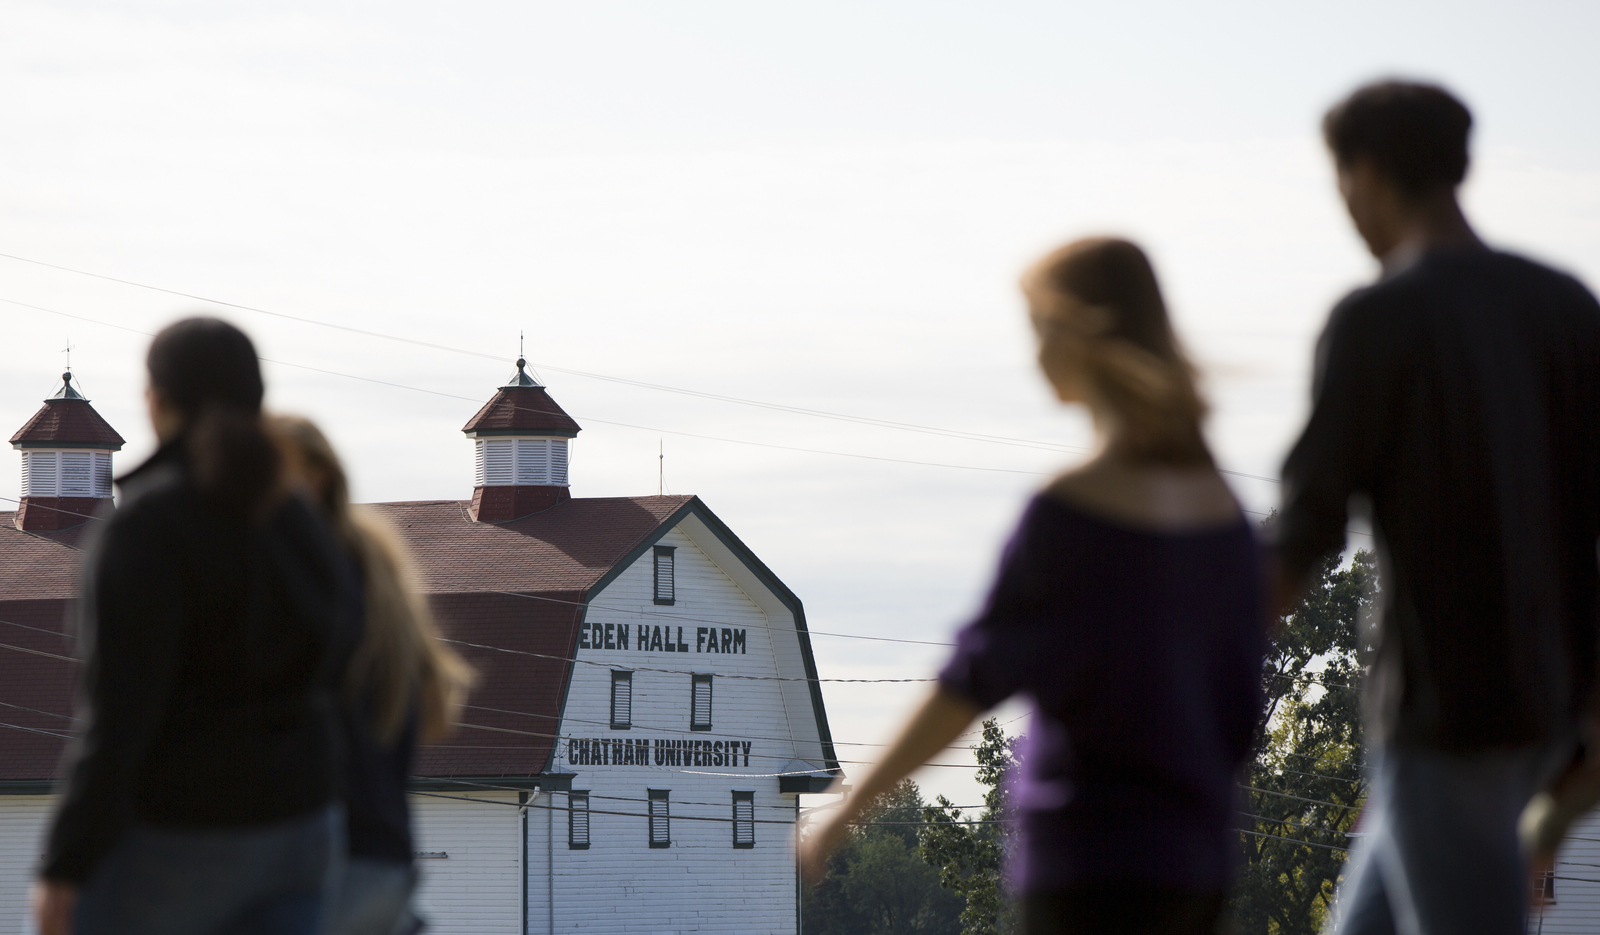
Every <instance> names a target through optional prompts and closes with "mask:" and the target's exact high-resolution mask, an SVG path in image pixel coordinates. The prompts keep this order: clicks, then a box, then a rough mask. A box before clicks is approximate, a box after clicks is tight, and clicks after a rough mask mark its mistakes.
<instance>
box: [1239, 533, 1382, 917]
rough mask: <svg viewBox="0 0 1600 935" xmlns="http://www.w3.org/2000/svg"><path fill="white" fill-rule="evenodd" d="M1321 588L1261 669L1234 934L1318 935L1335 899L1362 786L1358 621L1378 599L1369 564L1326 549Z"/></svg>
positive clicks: (1290, 618) (1287, 623)
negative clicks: (1343, 562)
mask: <svg viewBox="0 0 1600 935" xmlns="http://www.w3.org/2000/svg"><path fill="white" fill-rule="evenodd" d="M1315 581H1316V584H1315V585H1314V586H1313V587H1311V588H1310V589H1309V590H1308V592H1307V593H1306V595H1305V597H1304V598H1303V599H1302V600H1301V601H1300V602H1299V603H1298V604H1297V605H1295V607H1294V608H1293V609H1292V610H1291V612H1290V613H1289V614H1288V615H1286V616H1285V617H1284V618H1283V619H1282V620H1280V621H1279V627H1278V629H1277V632H1276V633H1275V634H1274V635H1273V638H1272V643H1271V647H1270V649H1269V651H1268V653H1267V657H1266V661H1265V663H1264V664H1263V667H1262V672H1261V680H1262V690H1263V698H1264V700H1263V710H1262V718H1261V723H1260V726H1259V727H1258V729H1257V736H1256V744H1255V751H1254V756H1253V757H1252V759H1251V762H1250V764H1249V766H1248V768H1247V773H1246V786H1248V787H1249V788H1248V789H1247V791H1246V792H1245V793H1244V796H1245V802H1246V805H1245V811H1246V814H1245V815H1244V816H1241V817H1242V820H1243V824H1241V825H1240V827H1241V828H1243V829H1246V831H1245V833H1243V834H1241V835H1240V837H1241V838H1242V842H1241V844H1242V847H1243V850H1244V868H1243V872H1242V873H1241V875H1240V880H1239V888H1238V890H1237V893H1236V895H1235V897H1234V905H1233V908H1234V913H1235V919H1236V921H1237V924H1238V927H1239V930H1240V931H1241V932H1246V933H1250V935H1315V933H1316V932H1318V931H1320V930H1321V928H1322V923H1323V920H1324V919H1325V917H1326V915H1327V912H1328V909H1329V907H1330V906H1331V905H1332V900H1333V891H1334V885H1335V883H1336V882H1337V880H1338V878H1339V873H1340V871H1342V870H1343V868H1344V862H1345V858H1346V856H1347V854H1348V851H1347V848H1348V847H1349V845H1350V839H1349V837H1348V836H1347V832H1349V831H1350V830H1351V828H1352V827H1353V826H1354V824H1355V821H1356V817H1357V815H1358V813H1359V810H1360V807H1361V805H1362V803H1363V801H1364V800H1365V798H1366V794H1367V777H1366V774H1365V773H1364V771H1363V764H1362V760H1361V749H1362V747H1361V721H1360V712H1359V710H1358V687H1359V684H1360V680H1361V676H1362V671H1363V669H1362V664H1363V662H1364V660H1365V659H1366V657H1367V654H1368V653H1369V652H1370V650H1371V647H1370V646H1369V645H1365V643H1366V642H1367V641H1366V640H1365V639H1364V634H1363V633H1361V631H1360V627H1361V625H1362V624H1361V621H1362V620H1363V619H1365V613H1364V612H1365V611H1366V610H1368V609H1369V608H1370V607H1371V606H1372V602H1373V601H1374V600H1376V599H1377V592H1378V587H1377V585H1378V582H1377V568H1376V561H1375V559H1374V557H1373V555H1372V553H1370V552H1365V551H1361V552H1357V553H1356V554H1355V558H1354V559H1353V561H1352V562H1351V564H1350V566H1349V567H1348V568H1345V569H1340V568H1339V557H1338V556H1337V555H1332V556H1329V557H1328V558H1327V559H1326V560H1324V561H1323V562H1322V563H1321V565H1319V566H1318V567H1317V569H1316V578H1315Z"/></svg>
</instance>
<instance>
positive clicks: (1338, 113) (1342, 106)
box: [1322, 81, 1472, 197]
mask: <svg viewBox="0 0 1600 935" xmlns="http://www.w3.org/2000/svg"><path fill="white" fill-rule="evenodd" d="M1471 132H1472V114H1471V112H1469V111H1468V110H1467V108H1466V105H1464V104H1462V103H1461V102H1460V101H1459V100H1457V99H1456V98H1455V97H1454V96H1453V95H1451V94H1450V92H1449V91H1446V90H1445V89H1443V88H1441V87H1438V86H1437V85H1432V84H1419V83H1415V82H1408V81H1379V82H1376V83H1374V84H1369V85H1366V86H1365V87H1362V88H1359V89H1357V90H1356V92H1355V93H1353V94H1351V95H1350V96H1349V97H1347V98H1345V99H1344V100H1342V101H1340V102H1339V103H1338V104H1335V105H1334V106H1333V109H1331V110H1329V111H1328V113H1327V116H1325V117H1323V119H1322V136H1323V139H1325V140H1326V141H1327V144H1328V149H1329V150H1331V151H1332V152H1333V158H1334V160H1335V162H1337V163H1338V166H1339V168H1340V169H1341V170H1345V169H1347V168H1349V167H1352V166H1354V165H1355V164H1356V163H1358V162H1361V161H1363V160H1365V161H1367V162H1370V163H1371V165H1372V167H1373V168H1374V169H1376V170H1377V171H1378V172H1379V173H1381V174H1382V175H1383V176H1385V177H1386V178H1388V179H1390V180H1391V181H1393V182H1394V184H1395V185H1396V186H1398V187H1399V188H1400V189H1401V190H1402V191H1403V192H1405V193H1407V194H1409V195H1411V196H1413V197H1422V196H1426V195H1428V194H1430V193H1432V192H1435V191H1437V190H1439V189H1445V190H1449V189H1453V188H1455V187H1456V186H1457V185H1460V184H1461V180H1462V179H1463V178H1465V177H1466V174H1467V137H1468V136H1469V134H1470V133H1471Z"/></svg>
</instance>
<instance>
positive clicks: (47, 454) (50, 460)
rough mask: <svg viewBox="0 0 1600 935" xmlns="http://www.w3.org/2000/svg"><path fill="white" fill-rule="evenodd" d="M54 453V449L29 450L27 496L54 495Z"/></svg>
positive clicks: (55, 474) (55, 475)
mask: <svg viewBox="0 0 1600 935" xmlns="http://www.w3.org/2000/svg"><path fill="white" fill-rule="evenodd" d="M56 454H57V452H54V451H30V452H28V455H29V456H30V457H29V458H28V496H30V497H54V496H56V495H57V494H56V477H57V473H56Z"/></svg>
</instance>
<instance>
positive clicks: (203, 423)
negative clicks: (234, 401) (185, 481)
mask: <svg viewBox="0 0 1600 935" xmlns="http://www.w3.org/2000/svg"><path fill="white" fill-rule="evenodd" d="M184 443H185V445H186V446H187V449H188V450H187V454H188V456H189V470H190V471H191V472H192V474H193V476H194V481H195V485H196V486H197V487H199V488H200V492H201V494H203V495H204V496H205V497H206V499H208V500H210V501H211V502H212V503H214V504H216V505H217V506H220V507H222V508H224V509H226V510H228V511H229V512H234V513H241V514H247V515H248V514H254V513H257V512H259V511H260V509H261V507H262V505H263V504H265V503H266V502H267V500H268V499H269V498H270V497H271V496H272V494H273V492H274V491H275V490H276V489H277V486H278V471H279V467H280V457H281V456H280V454H279V452H278V447H277V446H276V445H274V444H273V443H272V441H271V439H269V438H268V437H267V435H266V433H265V432H264V431H262V427H261V413H260V412H259V411H257V412H254V413H251V412H246V411H244V410H242V409H239V408H238V407H235V406H227V405H222V404H220V403H212V404H208V405H205V406H202V407H201V409H200V412H199V413H198V414H197V415H196V416H195V417H194V423H193V425H192V426H191V427H190V428H189V430H188V432H187V434H186V438H185V442H184Z"/></svg>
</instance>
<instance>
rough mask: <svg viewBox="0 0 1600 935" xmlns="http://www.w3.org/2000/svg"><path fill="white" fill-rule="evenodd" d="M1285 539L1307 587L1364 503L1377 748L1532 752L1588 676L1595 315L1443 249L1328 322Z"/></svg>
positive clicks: (1571, 288)
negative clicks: (1375, 635)
mask: <svg viewBox="0 0 1600 935" xmlns="http://www.w3.org/2000/svg"><path fill="white" fill-rule="evenodd" d="M1312 396H1313V402H1312V411H1311V417H1310V421H1309V422H1308V424H1307V425H1306V429H1305V433H1304V434H1303V435H1302V436H1301V437H1300V440H1299V442H1298V443H1297V444H1296V445H1295V447H1294V449H1293V451H1292V452H1291V453H1290V455H1289V457H1288V460H1287V461H1286V463H1285V464H1284V469H1283V478H1284V508H1283V516H1282V521H1281V524H1280V527H1279V534H1278V549H1279V557H1280V560H1281V562H1282V564H1283V566H1284V569H1285V571H1287V572H1288V573H1290V574H1293V575H1296V576H1300V575H1304V574H1305V573H1306V572H1307V571H1309V570H1310V568H1311V567H1312V565H1313V564H1314V563H1315V562H1316V561H1317V560H1318V558H1320V557H1321V556H1323V555H1326V554H1328V553H1329V552H1332V551H1334V550H1336V549H1338V548H1340V547H1341V546H1342V545H1343V543H1344V541H1345V523H1346V519H1347V512H1346V511H1347V508H1348V505H1349V503H1350V502H1351V499H1352V497H1359V498H1361V499H1362V500H1364V501H1366V503H1367V504H1369V505H1370V512H1371V518H1372V520H1373V525H1374V527H1375V532H1376V535H1377V549H1378V554H1379V559H1380V580H1381V582H1382V588H1383V595H1382V601H1381V608H1382V618H1381V623H1380V625H1379V628H1378V632H1379V640H1380V642H1379V648H1378V655H1377V661H1376V665H1375V668H1374V671H1373V673H1372V675H1371V676H1370V677H1369V679H1368V693H1367V704H1368V716H1369V718H1370V719H1371V721H1372V722H1373V727H1374V728H1375V730H1376V733H1377V737H1378V739H1380V740H1382V741H1384V742H1389V743H1397V744H1412V745H1422V746H1430V747H1436V748H1440V749H1446V750H1454V751H1470V750H1477V749H1484V748H1488V747H1494V746H1508V745H1519V744H1526V743H1532V742H1537V741H1539V740H1541V739H1544V738H1547V737H1550V736H1553V735H1554V734H1555V733H1556V732H1558V731H1561V730H1563V729H1565V728H1566V726H1567V725H1569V724H1570V723H1571V721H1572V719H1573V718H1574V716H1575V714H1576V712H1577V711H1578V709H1579V707H1580V706H1581V705H1583V704H1584V703H1585V702H1587V700H1588V698H1589V695H1590V693H1591V690H1592V686H1593V683H1594V678H1595V649H1596V645H1595V635H1596V616H1595V615H1596V610H1597V604H1596V592H1597V575H1596V552H1595V549H1596V538H1597V536H1600V306H1597V305H1596V303H1595V300H1594V297H1593V296H1592V295H1590V294H1589V292H1588V291H1587V290H1586V289H1584V287H1583V286H1582V285H1581V284H1579V283H1578V282H1577V281H1576V280H1574V279H1572V278H1571V277H1569V276H1565V275H1562V274H1560V273H1557V272H1554V271H1552V270H1550V269H1547V268H1545V267H1543V266H1540V265H1538V264H1536V263H1533V262H1530V261H1528V260H1525V259H1522V258H1519V257H1515V256H1510V255H1507V254H1504V253H1497V252H1492V251H1489V250H1487V249H1458V250H1451V251H1433V252H1430V253H1427V254H1425V255H1423V256H1422V257H1421V258H1420V259H1418V260H1417V261H1416V262H1414V263H1413V264H1412V265H1410V266H1409V267H1407V268H1404V269H1402V270H1399V271H1397V272H1395V273H1393V274H1392V275H1389V276H1387V277H1385V278H1384V279H1383V280H1381V281H1380V282H1378V283H1377V284H1376V285H1373V286H1371V287H1369V288H1365V289H1360V290H1358V291H1356V292H1355V293H1353V294H1351V295H1350V296H1349V297H1348V298H1346V299H1345V300H1344V301H1343V302H1341V303H1340V304H1339V305H1338V307H1336V308H1335V309H1334V311H1333V314H1332V315H1331V316H1330V318H1329V320H1328V325H1327V329H1326V330H1325V331H1324V333H1323V335H1322V338H1321V341H1320V342H1319V344H1318V347H1317V357H1316V372H1315V377H1314V381H1313V388H1312Z"/></svg>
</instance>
